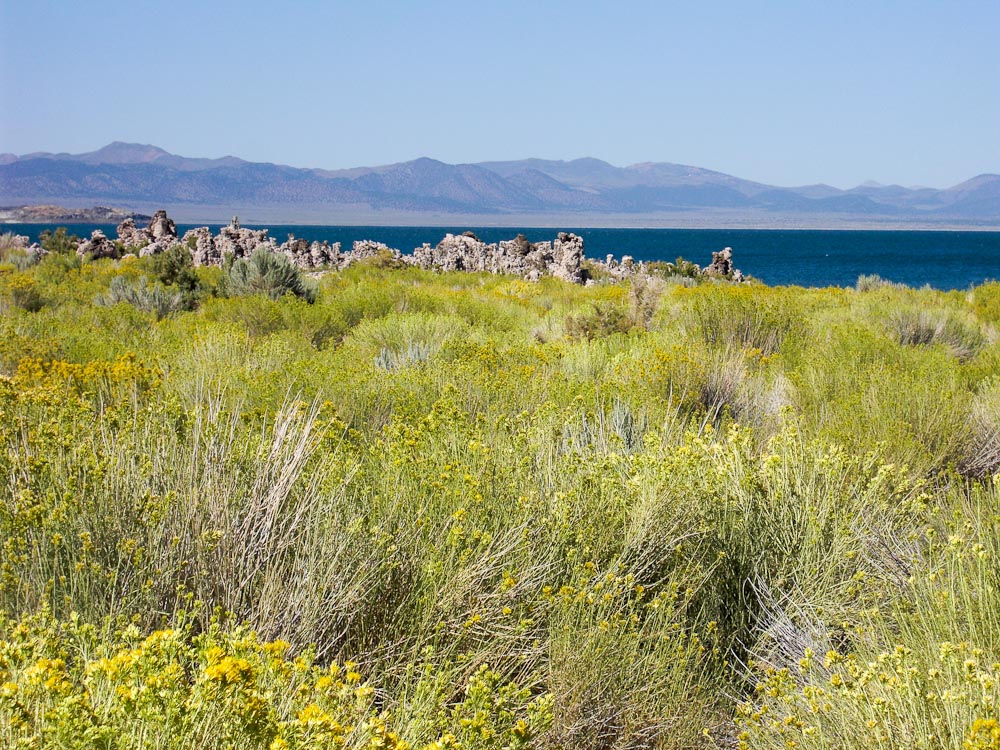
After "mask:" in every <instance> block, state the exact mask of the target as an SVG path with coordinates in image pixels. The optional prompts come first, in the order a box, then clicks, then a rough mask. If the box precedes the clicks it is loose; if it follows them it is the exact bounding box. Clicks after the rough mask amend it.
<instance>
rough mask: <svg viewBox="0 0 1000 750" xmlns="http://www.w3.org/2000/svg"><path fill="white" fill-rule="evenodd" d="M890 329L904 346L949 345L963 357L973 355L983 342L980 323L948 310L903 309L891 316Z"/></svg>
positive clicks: (954, 352)
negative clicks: (962, 318) (972, 321)
mask: <svg viewBox="0 0 1000 750" xmlns="http://www.w3.org/2000/svg"><path fill="white" fill-rule="evenodd" d="M889 326H890V330H891V331H892V332H893V334H894V336H895V338H896V340H897V341H898V342H899V343H900V344H903V345H904V346H930V345H934V344H940V345H942V346H945V347H946V348H947V349H948V350H949V351H951V352H952V353H953V354H954V355H955V356H956V357H958V358H959V359H963V360H964V359H969V358H970V357H972V356H973V355H974V354H975V353H976V352H978V351H979V349H980V348H981V347H982V346H983V343H984V341H983V335H982V333H981V332H980V330H979V328H978V326H976V325H973V324H970V323H968V322H966V321H964V320H961V319H960V318H959V317H957V316H956V315H955V314H954V313H951V312H949V311H947V310H926V309H912V308H911V309H903V310H897V311H894V312H893V313H892V314H891V316H890V318H889Z"/></svg>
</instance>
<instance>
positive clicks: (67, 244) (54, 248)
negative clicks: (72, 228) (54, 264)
mask: <svg viewBox="0 0 1000 750" xmlns="http://www.w3.org/2000/svg"><path fill="white" fill-rule="evenodd" d="M38 243H39V244H40V245H41V246H42V247H43V248H44V249H45V250H46V251H47V252H49V253H53V254H55V255H75V254H76V247H77V245H79V244H80V238H79V237H77V236H76V235H75V234H67V232H66V227H57V228H56V230H55V231H52V230H50V229H46V230H44V231H43V232H42V233H41V234H40V235H38Z"/></svg>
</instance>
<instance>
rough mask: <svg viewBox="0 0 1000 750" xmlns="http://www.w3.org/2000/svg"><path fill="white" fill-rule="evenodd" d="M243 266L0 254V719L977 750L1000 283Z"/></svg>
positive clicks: (328, 740)
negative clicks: (597, 278) (308, 273)
mask: <svg viewBox="0 0 1000 750" xmlns="http://www.w3.org/2000/svg"><path fill="white" fill-rule="evenodd" d="M58 239H59V238H58V237H56V236H55V235H54V236H53V238H50V242H57V241H58ZM241 263H242V265H240V266H236V265H232V266H228V267H226V268H225V269H204V268H192V267H190V266H189V265H188V264H186V263H185V262H184V257H183V255H182V254H178V255H177V257H172V256H171V257H154V258H148V259H142V260H138V259H134V258H126V259H124V260H121V261H111V260H101V261H96V262H88V261H81V260H80V259H78V258H76V257H75V256H72V255H70V254H65V253H52V254H51V255H49V256H47V257H45V258H44V259H43V260H42V261H41V262H40V263H37V264H33V265H25V264H19V263H15V262H5V263H3V264H0V482H2V484H0V498H2V503H0V744H2V745H3V746H4V747H12V748H35V747H60V748H71V747H79V748H188V747H227V748H271V749H272V750H280V749H281V748H396V749H397V750H400V749H401V748H413V749H415V750H423V749H424V748H428V749H434V750H438V749H440V748H459V747H461V748H466V749H467V750H476V749H479V748H483V749H484V750H485V749H494V748H495V749H496V750H500V749H501V748H539V749H543V748H595V749H602V750H603V749H605V748H606V749H608V750H610V749H612V748H711V747H726V748H728V747H741V748H772V747H774V748H778V747H782V748H784V747H803V748H817V749H819V748H823V749H826V748H831V749H832V748H862V747H864V748H868V747H878V748H914V747H922V748H996V747H998V746H1000V725H998V723H997V720H998V707H997V702H998V700H1000V478H997V476H996V472H997V471H998V470H1000V416H998V411H997V409H998V404H1000V369H998V364H1000V346H998V344H997V341H996V331H995V326H996V324H997V321H998V320H1000V314H997V312H996V311H997V310H1000V287H998V286H997V285H995V284H987V285H984V286H982V287H977V288H976V289H973V290H970V291H969V292H939V291H934V290H931V289H924V290H919V291H918V290H913V289H907V288H905V287H899V286H896V285H892V284H888V283H882V282H881V280H878V279H875V280H873V279H871V278H866V279H865V280H864V283H859V286H858V288H857V289H836V288H830V289H802V288H768V287H766V286H763V285H738V286H737V285H731V284H727V283H715V282H702V283H694V282H693V281H692V279H689V278H683V277H678V276H673V277H671V276H667V277H665V278H663V279H655V280H651V281H645V280H644V281H642V282H639V283H637V284H632V285H630V284H627V283H626V284H598V285H596V286H592V287H586V288H584V287H577V286H572V285H569V284H565V283H563V282H559V281H556V280H552V279H544V280H542V281H541V282H540V283H528V282H525V281H521V280H518V279H513V278H507V277H497V276H488V275H474V274H440V273H432V272H425V271H420V270H417V269H398V268H385V267H384V266H385V264H384V263H381V264H380V263H377V262H376V263H371V264H368V265H365V264H359V265H356V266H352V267H351V268H349V269H348V270H346V271H342V272H336V273H334V272H330V273H326V274H320V275H318V278H316V279H303V278H302V277H301V276H300V275H298V274H297V273H295V272H294V269H289V268H287V267H285V266H284V265H282V264H281V263H280V261H276V260H275V259H274V258H265V257H263V256H261V257H257V256H254V257H252V258H250V259H249V260H248V261H241Z"/></svg>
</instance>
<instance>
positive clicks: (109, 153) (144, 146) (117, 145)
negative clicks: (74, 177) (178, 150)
mask: <svg viewBox="0 0 1000 750" xmlns="http://www.w3.org/2000/svg"><path fill="white" fill-rule="evenodd" d="M164 156H170V153H169V152H167V151H164V150H163V149H162V148H160V147H159V146H153V145H150V144H148V143H125V142H124V141H112V142H111V143H109V144H108V145H107V146H104V147H103V148H99V149H98V150H97V151H91V152H90V153H89V154H82V157H83V158H81V161H86V162H89V163H91V164H148V163H149V162H151V161H156V160H157V159H160V158H162V157H164Z"/></svg>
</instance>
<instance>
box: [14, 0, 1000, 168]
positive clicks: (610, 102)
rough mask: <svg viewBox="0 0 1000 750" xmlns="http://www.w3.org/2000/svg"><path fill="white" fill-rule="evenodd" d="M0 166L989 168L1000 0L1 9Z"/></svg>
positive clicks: (997, 126)
mask: <svg viewBox="0 0 1000 750" xmlns="http://www.w3.org/2000/svg"><path fill="white" fill-rule="evenodd" d="M0 29H2V32H0V35H2V40H0V151H10V152H14V153H18V154H23V153H27V152H30V151H69V152H82V151H91V150H94V149H96V148H99V147H100V146H103V145H104V144H106V143H108V142H110V141H113V140H121V141H134V142H139V143H153V144H156V145H158V146H162V147H163V148H165V149H167V150H168V151H171V152H174V153H178V154H182V155H184V156H208V157H217V156H224V155H227V154H233V155H236V156H240V157H243V158H245V159H250V160H253V161H273V162H279V163H284V164H292V165H296V166H316V167H326V168H338V167H350V166H358V165H369V164H382V163H388V162H396V161H405V160H408V159H413V158H416V157H418V156H430V157H433V158H437V159H441V160H442V161H447V162H453V163H454V162H468V161H484V160H492V159H519V158H524V157H528V156H538V157H543V158H549V159H572V158H576V157H580V156H595V157H598V158H602V159H605V160H607V161H610V162H612V163H613V164H618V165H625V164H631V163H634V162H640V161H671V162H680V163H684V164H694V165H698V166H702V167H708V168H711V169H717V170H721V171H724V172H729V173H731V174H735V175H738V176H740V177H745V178H749V179H756V180H760V181H764V182H769V183H774V184H780V185H798V184H808V183H815V182H827V183H830V184H833V185H837V186H838V187H849V186H853V185H855V184H858V183H860V182H862V181H864V180H868V179H874V180H878V181H880V182H898V183H901V184H904V185H913V184H923V185H931V186H936V187H944V186H947V185H951V184H954V183H957V182H960V181H962V180H964V179H967V178H969V177H972V176H974V175H976V174H979V173H982V172H1000V0H936V1H931V0H900V1H899V2H889V1H887V0H867V1H865V2H849V1H846V0H825V1H824V2H810V1H808V0H800V1H797V2H792V1H786V0H780V1H774V2H766V1H765V2H747V1H746V0H742V1H740V0H734V1H732V2H710V1H708V0H703V1H702V2H696V1H695V0H687V1H686V2H667V1H665V0H660V1H659V2H628V0H620V1H619V2H610V1H609V2H587V1H586V0H573V1H572V2H569V1H565V2H564V1H562V0H531V2H520V1H519V0H508V1H507V2H492V1H491V0H461V1H460V2H452V1H450V0H449V1H446V2H426V3H416V2H411V3H406V2H391V1H388V0H385V1H380V0H356V1H355V2H295V1H294V0H287V1H286V2H274V1H273V0H266V1H263V2H262V1H260V0H244V1H243V2H239V3H235V2H213V1H212V0H198V1H189V0H173V1H172V2H169V3H167V2H143V0H130V1H129V2H103V1H102V0H93V2H81V1H80V0H61V1H58V2H54V1H47V0H0Z"/></svg>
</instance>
